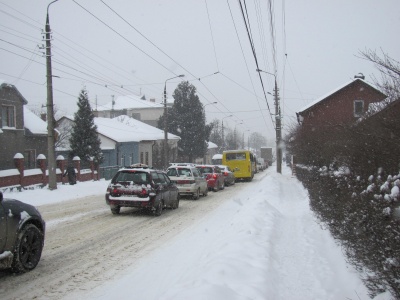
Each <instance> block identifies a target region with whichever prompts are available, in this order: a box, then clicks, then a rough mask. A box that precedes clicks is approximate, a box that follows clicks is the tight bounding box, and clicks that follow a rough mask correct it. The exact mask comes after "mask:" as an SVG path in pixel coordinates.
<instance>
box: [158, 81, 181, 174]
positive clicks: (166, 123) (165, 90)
mask: <svg viewBox="0 0 400 300" xmlns="http://www.w3.org/2000/svg"><path fill="white" fill-rule="evenodd" d="M184 76H185V75H178V76H175V77H172V78H168V79H167V80H165V84H164V153H163V154H164V169H167V168H168V157H169V154H168V152H169V151H168V150H169V149H168V111H167V81H168V80H171V79H174V78H178V77H184Z"/></svg>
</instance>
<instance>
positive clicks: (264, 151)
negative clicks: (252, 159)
mask: <svg viewBox="0 0 400 300" xmlns="http://www.w3.org/2000/svg"><path fill="white" fill-rule="evenodd" d="M260 152H261V158H263V159H264V161H265V162H266V163H268V166H270V165H272V148H270V147H261V148H260Z"/></svg>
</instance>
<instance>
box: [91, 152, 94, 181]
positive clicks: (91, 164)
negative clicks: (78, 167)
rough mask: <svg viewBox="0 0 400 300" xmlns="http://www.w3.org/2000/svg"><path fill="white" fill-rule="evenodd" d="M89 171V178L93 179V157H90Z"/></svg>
mask: <svg viewBox="0 0 400 300" xmlns="http://www.w3.org/2000/svg"><path fill="white" fill-rule="evenodd" d="M90 171H92V175H91V178H92V180H94V161H93V157H91V158H90Z"/></svg>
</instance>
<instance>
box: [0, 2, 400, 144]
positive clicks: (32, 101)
mask: <svg viewBox="0 0 400 300" xmlns="http://www.w3.org/2000/svg"><path fill="white" fill-rule="evenodd" d="M50 2H51V1H44V0H35V1H33V0H0V55H1V56H0V57H1V68H0V79H2V80H4V81H6V82H9V83H12V84H14V85H15V86H16V87H17V89H18V90H19V91H20V92H21V94H22V95H23V96H24V97H25V98H26V99H27V101H28V106H29V108H31V109H36V110H37V109H38V108H39V107H40V106H41V105H44V104H45V103H46V84H45V82H46V67H45V58H44V56H42V52H43V50H41V49H39V47H38V46H40V45H42V44H44V42H43V41H42V33H41V31H42V29H44V26H45V19H46V9H47V5H48V4H49V3H50ZM241 3H242V5H243V9H246V8H247V16H248V20H249V22H250V30H251V35H252V39H253V43H254V47H255V52H256V56H257V59H258V64H259V67H260V68H261V69H263V70H265V71H267V72H270V73H275V72H276V74H277V79H278V80H277V81H278V88H279V92H280V96H281V107H282V111H283V115H284V119H283V124H284V126H287V125H288V124H289V123H291V122H294V121H295V112H296V111H299V110H300V109H301V108H302V107H303V106H305V105H306V104H307V103H310V102H311V101H313V100H315V99H317V98H318V97H320V96H322V95H325V94H327V93H329V92H330V91H332V90H334V89H335V88H336V87H338V86H340V85H342V84H344V83H346V82H348V81H350V80H352V78H353V77H354V75H356V74H357V73H359V72H361V73H363V74H364V75H365V76H366V80H367V81H369V82H372V76H373V75H375V76H377V77H378V78H379V73H378V72H377V70H376V69H375V68H374V66H373V65H372V64H371V63H370V62H367V61H365V60H362V59H360V58H358V57H357V56H358V54H359V51H360V50H365V49H372V50H377V51H381V49H382V50H383V51H385V52H387V53H388V54H389V55H390V56H392V57H393V58H395V59H397V60H399V57H398V55H399V53H400V42H399V41H398V31H399V28H400V2H399V1H398V0H382V1H379V2H378V1H375V0H351V1H348V0H347V1H345V0H336V1H318V0H310V1H305V0H299V1H294V0H292V1H276V0H275V1H272V0H271V1H268V0H253V1H251V0H247V1H246V2H243V0H242V1H241ZM270 8H272V9H271V10H270ZM245 14H246V11H245ZM49 15H50V25H51V29H52V31H53V41H52V46H53V49H52V52H53V53H52V54H53V56H52V61H53V75H55V76H58V77H59V78H54V80H53V85H54V104H55V105H56V106H57V107H58V109H59V111H60V112H64V113H65V114H72V113H73V112H75V111H76V109H77V105H76V102H77V97H78V95H79V92H80V90H81V89H82V87H83V86H86V88H87V90H88V93H89V96H90V99H91V101H92V106H93V108H94V107H95V106H96V105H98V106H100V105H102V104H106V103H108V102H109V101H111V99H112V96H113V95H114V96H115V97H118V96H120V95H129V94H135V95H145V96H146V98H147V99H149V98H156V101H157V102H161V101H162V95H163V90H164V84H165V81H166V80H167V79H169V78H171V77H174V76H176V75H179V74H185V78H184V80H189V81H190V82H191V83H192V84H193V85H195V86H196V88H197V90H198V95H199V97H200V101H201V102H202V103H203V104H205V105H206V104H208V103H212V102H215V101H216V102H218V104H216V105H207V106H206V108H205V110H206V115H207V120H208V121H212V120H213V119H215V118H217V119H219V120H221V119H222V118H225V119H224V124H226V125H228V126H230V127H231V128H234V127H235V125H236V128H237V129H238V130H239V131H240V132H241V133H244V134H245V137H247V135H248V134H249V133H251V132H259V133H261V134H263V135H264V136H266V137H267V139H268V144H270V145H271V146H273V145H274V137H275V131H274V125H273V122H272V119H273V118H272V117H271V114H270V111H271V113H273V112H274V103H273V98H272V96H271V95H270V94H267V101H268V104H267V101H266V100H265V98H264V94H263V90H262V88H261V82H260V79H259V77H258V73H257V72H256V68H257V67H256V63H255V59H254V56H253V53H252V51H251V47H250V42H249V39H248V36H247V33H246V28H245V23H244V20H243V17H242V12H241V7H240V4H239V1H237V0H228V1H227V0H142V1H138V0H136V1H122V0H113V1H111V0H85V1H83V0H58V1H57V2H55V3H53V4H51V6H50V10H49ZM271 16H272V18H271ZM216 72H219V73H217V74H214V73H216ZM261 76H262V78H263V81H264V85H265V90H266V92H269V93H273V83H274V77H273V76H270V75H267V74H262V75H261ZM178 83H179V80H178V79H174V80H170V81H168V83H167V91H168V95H169V96H171V95H172V93H173V91H174V89H175V87H176V85H177V84H178ZM96 99H97V100H96ZM268 109H270V111H269V110H268ZM229 115H233V116H232V117H227V116H229ZM240 123H242V124H240Z"/></svg>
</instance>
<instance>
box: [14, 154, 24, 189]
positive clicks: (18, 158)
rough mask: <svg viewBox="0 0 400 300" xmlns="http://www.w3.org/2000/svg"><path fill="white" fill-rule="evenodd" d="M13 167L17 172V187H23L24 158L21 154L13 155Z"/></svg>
mask: <svg viewBox="0 0 400 300" xmlns="http://www.w3.org/2000/svg"><path fill="white" fill-rule="evenodd" d="M14 165H15V167H16V168H17V169H18V171H19V185H20V186H23V185H24V184H23V183H24V182H23V180H24V156H23V155H22V154H21V153H16V154H15V155H14Z"/></svg>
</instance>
